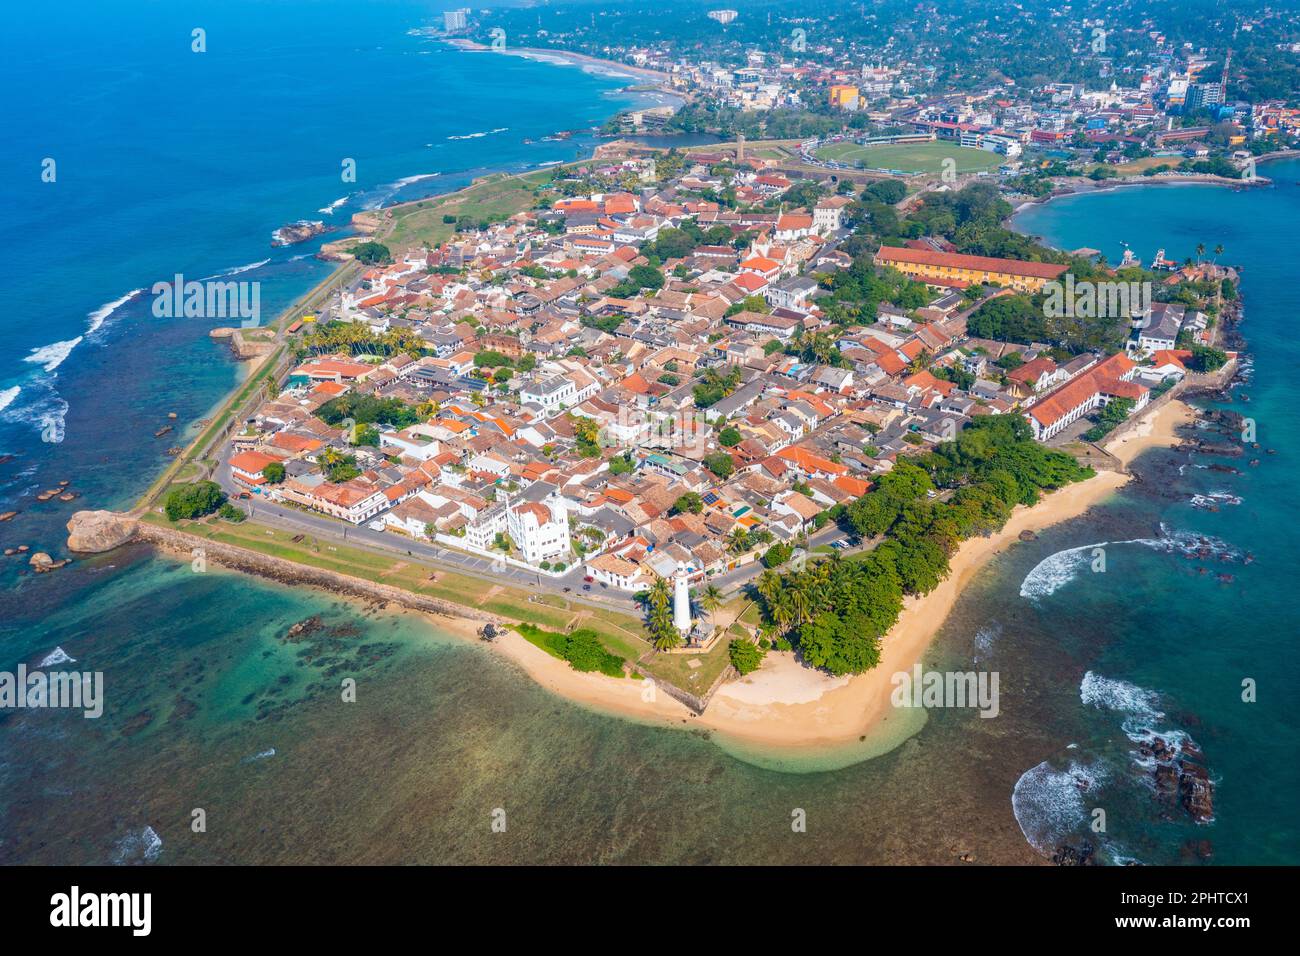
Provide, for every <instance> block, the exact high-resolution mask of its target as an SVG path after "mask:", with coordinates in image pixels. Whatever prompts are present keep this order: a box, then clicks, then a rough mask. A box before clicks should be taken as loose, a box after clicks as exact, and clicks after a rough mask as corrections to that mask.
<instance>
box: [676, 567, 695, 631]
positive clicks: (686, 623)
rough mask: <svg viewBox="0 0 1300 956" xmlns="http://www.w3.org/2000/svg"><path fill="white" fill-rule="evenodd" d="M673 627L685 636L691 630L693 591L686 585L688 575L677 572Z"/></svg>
mask: <svg viewBox="0 0 1300 956" xmlns="http://www.w3.org/2000/svg"><path fill="white" fill-rule="evenodd" d="M673 627H675V628H677V630H679V631H681V632H682V636H683V637H685V636H686V635H687V634H689V633H690V632H691V591H690V588H688V587H687V586H686V575H685V574H683V573H682V572H681V571H678V572H677V575H676V577H675V578H674V579H673Z"/></svg>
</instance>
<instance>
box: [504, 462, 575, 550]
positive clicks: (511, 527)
mask: <svg viewBox="0 0 1300 956" xmlns="http://www.w3.org/2000/svg"><path fill="white" fill-rule="evenodd" d="M539 484H543V483H541V482H539ZM534 487H536V486H534ZM551 487H553V486H551ZM530 490H531V489H530ZM506 530H507V533H508V534H509V535H510V539H511V540H512V541H514V543H515V545H516V546H517V547H518V548H519V551H520V553H521V555H522V557H523V559H524V560H525V561H527V562H528V563H529V564H541V563H542V562H543V561H547V560H549V559H551V558H559V557H563V556H565V555H567V554H568V553H569V550H570V547H569V514H568V509H567V508H566V507H565V504H564V498H562V497H561V496H560V495H559V494H558V492H552V493H551V494H549V495H547V496H546V497H545V498H544V499H543V500H541V501H520V502H518V503H514V504H511V505H509V506H507V508H506Z"/></svg>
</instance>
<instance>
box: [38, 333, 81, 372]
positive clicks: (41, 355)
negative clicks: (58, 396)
mask: <svg viewBox="0 0 1300 956" xmlns="http://www.w3.org/2000/svg"><path fill="white" fill-rule="evenodd" d="M82 338H83V337H82V336H80V335H78V336H77V337H76V338H75V339H67V340H65V341H63V342H51V343H50V344H49V345H42V346H41V347H40V348H36V349H32V351H31V354H30V355H28V356H27V357H26V358H25V359H23V361H24V362H31V363H32V364H33V365H39V366H41V367H42V368H44V369H45V371H47V372H53V371H54V370H55V369H56V368H58V367H59V366H60V365H62V364H63V361H64V359H66V358H67V357H68V356H69V355H71V354H72V350H73V349H75V348H76V347H77V346H78V345H80V344H81V340H82Z"/></svg>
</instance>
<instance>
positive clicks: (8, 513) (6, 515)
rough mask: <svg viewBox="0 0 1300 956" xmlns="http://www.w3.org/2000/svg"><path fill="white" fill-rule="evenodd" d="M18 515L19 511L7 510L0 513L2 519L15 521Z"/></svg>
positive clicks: (0, 519)
mask: <svg viewBox="0 0 1300 956" xmlns="http://www.w3.org/2000/svg"><path fill="white" fill-rule="evenodd" d="M17 516H18V512H17V511H6V512H4V513H3V514H0V521H13V520H14V518H16V517H17Z"/></svg>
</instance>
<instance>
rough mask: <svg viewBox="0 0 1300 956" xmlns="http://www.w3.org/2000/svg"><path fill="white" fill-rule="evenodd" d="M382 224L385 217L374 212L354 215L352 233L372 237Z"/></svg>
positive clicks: (369, 211)
mask: <svg viewBox="0 0 1300 956" xmlns="http://www.w3.org/2000/svg"><path fill="white" fill-rule="evenodd" d="M382 223H383V216H382V215H381V214H380V213H378V212H375V211H372V210H368V211H366V212H358V213H353V214H352V231H353V232H358V233H360V234H361V235H363V236H369V235H372V234H373V233H374V232H375V230H377V229H378V228H379V227H380V225H382Z"/></svg>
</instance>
